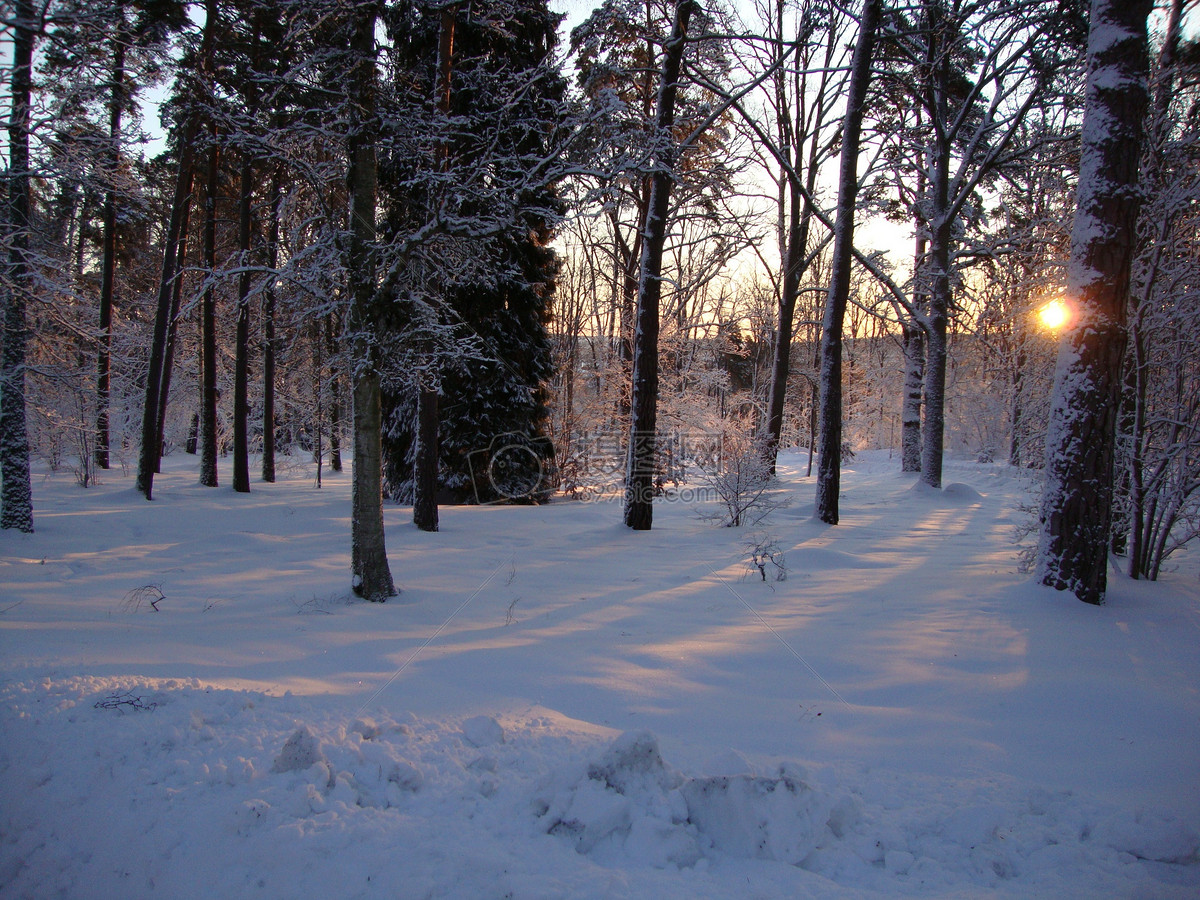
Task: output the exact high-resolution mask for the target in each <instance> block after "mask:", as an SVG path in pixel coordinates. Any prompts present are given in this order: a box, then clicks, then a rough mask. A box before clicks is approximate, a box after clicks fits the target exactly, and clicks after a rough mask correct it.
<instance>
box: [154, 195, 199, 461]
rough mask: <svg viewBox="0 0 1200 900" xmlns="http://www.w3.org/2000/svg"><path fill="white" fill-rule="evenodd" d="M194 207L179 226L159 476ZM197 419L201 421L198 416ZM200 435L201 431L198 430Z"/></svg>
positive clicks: (185, 212)
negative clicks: (189, 229)
mask: <svg viewBox="0 0 1200 900" xmlns="http://www.w3.org/2000/svg"><path fill="white" fill-rule="evenodd" d="M189 190H190V187H189ZM191 209H192V205H191V203H185V204H184V207H183V219H182V221H181V222H180V225H179V240H178V241H177V242H176V246H177V248H178V249H177V250H176V251H175V269H176V271H177V273H178V274H177V275H176V277H175V284H174V286H173V287H172V289H171V314H170V317H169V318H168V319H167V342H166V347H165V348H164V350H163V365H162V383H161V386H160V388H159V392H158V426H157V434H156V437H155V440H156V442H157V443H156V446H157V448H158V450H157V455H156V456H155V460H154V473H155V474H156V475H157V474H158V473H159V472H161V471H162V457H163V445H164V444H165V442H166V440H165V431H166V427H167V401H168V399H169V398H170V395H171V375H172V373H174V371H175V348H176V347H177V346H178V345H179V311H180V310H181V309H182V308H183V284H184V280H185V279H184V277H183V269H184V263H185V261H186V259H187V243H188V224H189V222H190V221H191ZM197 422H199V420H198V419H197ZM198 435H199V430H197V436H198ZM188 452H189V453H192V454H194V453H195V452H196V448H195V446H193V447H192V448H191V450H189V451H188Z"/></svg>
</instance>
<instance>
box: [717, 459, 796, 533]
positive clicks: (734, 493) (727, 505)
mask: <svg viewBox="0 0 1200 900" xmlns="http://www.w3.org/2000/svg"><path fill="white" fill-rule="evenodd" d="M762 450H763V448H762V445H761V443H760V442H758V441H752V442H749V443H748V445H747V446H744V447H742V448H740V449H737V450H735V452H734V453H732V454H731V455H730V456H728V457H726V458H725V459H724V460H723V461H721V462H718V463H717V464H716V466H715V467H714V468H713V469H711V470H710V469H701V470H700V471H701V476H700V481H701V482H702V483H703V484H705V485H706V486H707V487H709V488H710V489H711V490H712V491H713V493H715V494H716V496H717V499H718V500H719V501H720V504H721V509H720V510H719V511H718V512H715V513H711V514H709V515H705V516H704V518H705V519H707V520H709V521H713V522H719V523H720V524H721V525H722V526H724V527H726V528H740V527H741V526H743V525H751V526H753V525H757V524H758V523H759V522H761V521H762V520H763V519H765V518H766V517H767V516H768V515H770V514H771V513H772V512H774V511H775V510H777V509H779V508H780V507H783V506H786V505H787V501H786V500H780V499H778V498H777V497H774V496H772V495H771V494H769V493H768V489H769V488H770V487H771V482H772V476H771V469H770V466H769V465H768V464H767V462H766V460H765V459H764V458H763V452H762Z"/></svg>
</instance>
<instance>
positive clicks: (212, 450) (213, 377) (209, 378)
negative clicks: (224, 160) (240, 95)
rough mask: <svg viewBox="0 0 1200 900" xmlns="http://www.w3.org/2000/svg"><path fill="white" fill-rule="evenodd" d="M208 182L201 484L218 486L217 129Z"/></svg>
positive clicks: (213, 132)
mask: <svg viewBox="0 0 1200 900" xmlns="http://www.w3.org/2000/svg"><path fill="white" fill-rule="evenodd" d="M209 139H210V141H211V143H210V146H209V148H208V179H207V184H206V188H205V191H204V249H203V260H202V262H201V265H202V267H203V269H204V277H205V279H206V280H207V284H206V285H205V287H204V293H203V294H202V295H201V299H200V371H201V386H200V483H201V484H202V485H204V486H205V487H216V486H217V289H216V284H215V276H216V271H217V192H218V191H219V190H220V171H221V151H220V148H219V147H218V146H217V139H218V134H217V128H216V126H215V125H214V126H212V127H210V128H209Z"/></svg>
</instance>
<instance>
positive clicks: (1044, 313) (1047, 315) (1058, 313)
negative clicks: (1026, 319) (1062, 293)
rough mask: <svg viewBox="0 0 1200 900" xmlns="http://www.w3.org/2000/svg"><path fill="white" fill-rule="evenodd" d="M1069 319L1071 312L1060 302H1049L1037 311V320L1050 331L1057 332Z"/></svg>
mask: <svg viewBox="0 0 1200 900" xmlns="http://www.w3.org/2000/svg"><path fill="white" fill-rule="evenodd" d="M1070 318H1071V310H1070V308H1069V307H1068V306H1067V304H1065V303H1064V302H1063V301H1061V300H1051V301H1050V302H1049V303H1046V304H1045V305H1044V306H1042V307H1041V309H1039V310H1038V319H1040V320H1041V323H1042V325H1044V326H1045V327H1046V328H1049V329H1050V330H1051V331H1058V330H1059V329H1060V328H1062V327H1063V326H1064V325H1066V324H1067V322H1068V321H1069V320H1070Z"/></svg>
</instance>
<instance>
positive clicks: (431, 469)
mask: <svg viewBox="0 0 1200 900" xmlns="http://www.w3.org/2000/svg"><path fill="white" fill-rule="evenodd" d="M457 15H458V7H457V5H450V6H447V7H445V8H444V9H443V10H442V20H441V28H440V31H439V33H438V55H437V73H438V80H437V85H436V91H437V96H436V98H435V99H436V101H437V106H438V110H439V111H440V112H441V113H442V115H443V116H449V115H450V99H451V98H450V88H451V81H450V78H451V75H452V74H453V71H454V27H455V19H456V17H457ZM438 157H439V158H438V160H437V164H438V168H439V169H440V170H441V171H443V172H444V171H446V170H447V169H448V168H449V166H450V148H449V145H448V144H445V143H443V144H442V145H441V146H440V148H439V150H438ZM428 355H429V360H428V365H429V366H430V370H429V371H427V372H424V373H422V375H421V381H420V383H419V384H418V385H417V434H416V438H417V440H416V446H415V447H414V453H413V509H412V514H413V524H414V525H416V526H417V527H418V528H419V529H421V530H422V531H437V530H438V504H437V491H438V444H439V435H438V428H439V421H438V416H439V414H440V411H439V409H438V384H437V383H438V380H439V379H438V375H437V369H438V362H437V359H436V358H435V356H434V352H433V351H432V350H430V351H429V354H428Z"/></svg>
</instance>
